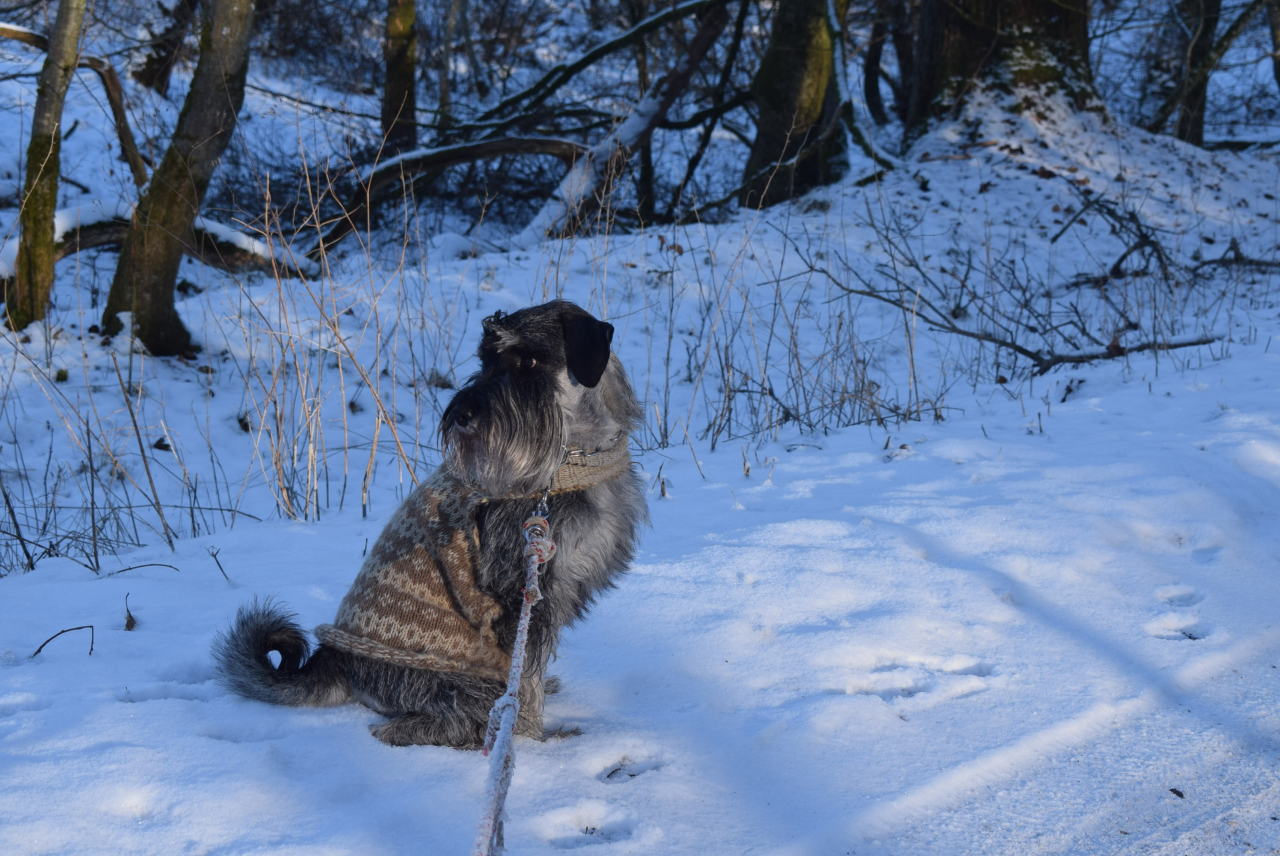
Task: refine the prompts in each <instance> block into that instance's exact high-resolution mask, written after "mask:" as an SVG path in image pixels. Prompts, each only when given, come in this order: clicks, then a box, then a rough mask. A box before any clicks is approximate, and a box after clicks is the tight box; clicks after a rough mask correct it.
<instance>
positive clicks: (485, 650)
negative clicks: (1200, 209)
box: [214, 300, 647, 748]
mask: <svg viewBox="0 0 1280 856" xmlns="http://www.w3.org/2000/svg"><path fill="white" fill-rule="evenodd" d="M612 341H613V327H612V325H610V324H608V323H607V322H604V321H600V320H598V319H596V318H595V317H593V316H592V315H591V314H590V313H588V312H586V311H585V310H583V309H582V308H581V307H579V306H577V305H575V304H573V303H570V302H568V301H563V300H556V301H552V302H550V303H545V304H542V305H540V306H533V307H530V308H527V309H522V310H520V311H518V312H513V313H511V314H504V313H502V312H498V313H495V314H494V315H492V316H490V317H488V318H486V319H484V322H483V334H482V336H481V339H480V347H479V352H478V355H479V359H480V369H479V371H478V372H477V373H476V374H474V375H473V376H472V377H471V378H470V379H469V380H468V381H467V383H466V384H465V385H464V386H463V387H462V388H461V389H459V390H458V391H457V393H456V394H455V395H454V396H453V398H452V400H451V401H450V403H449V405H448V406H447V407H446V408H445V411H444V413H443V415H442V417H441V422H440V437H441V441H442V446H443V460H442V462H441V465H440V467H439V468H438V469H437V470H436V472H435V473H434V474H433V475H432V476H431V477H430V478H429V479H427V480H426V481H424V482H423V483H421V484H420V485H419V486H418V487H417V488H415V489H414V491H413V492H412V493H411V494H410V495H409V497H408V498H407V499H406V500H405V502H404V503H403V504H402V505H401V506H400V508H399V509H398V510H397V511H396V512H395V514H394V515H393V516H392V518H391V520H390V522H389V523H388V524H387V526H386V528H385V529H384V530H383V532H382V534H381V535H379V536H378V539H377V541H376V542H375V543H374V546H373V547H372V549H371V550H370V551H369V554H368V555H367V557H366V559H365V561H364V564H363V565H362V566H361V568H360V571H359V573H358V574H357V577H356V579H355V581H354V583H353V584H352V587H351V589H350V590H349V591H348V592H347V595H346V596H345V597H344V599H343V601H342V603H341V605H340V606H339V608H338V614H337V617H336V618H335V619H334V622H333V623H332V624H326V625H321V626H320V627H318V628H316V635H317V637H318V638H319V640H320V644H319V646H318V647H317V648H316V650H315V652H314V653H311V650H310V644H309V643H308V640H307V637H306V635H305V634H304V633H303V631H302V629H301V628H300V627H299V626H298V624H297V622H296V620H295V617H294V616H293V615H292V614H291V613H290V612H288V610H286V609H285V608H283V607H282V606H280V605H279V604H277V603H275V602H273V601H270V600H267V601H254V602H253V603H251V604H249V605H247V606H245V607H242V608H241V609H240V611H239V614H238V615H237V616H236V619H235V622H234V623H233V625H232V627H231V628H230V629H229V630H228V631H227V632H226V633H225V634H224V635H222V636H221V637H220V638H219V639H218V640H217V641H216V642H215V645H214V656H215V660H216V663H217V668H218V672H219V677H220V680H221V681H222V683H223V684H224V685H225V686H226V687H228V688H229V689H230V690H232V691H234V692H236V693H238V694H240V695H242V696H245V697H247V698H251V699H257V700H259V701H265V702H270V703H273V704H284V705H310V706H329V705H338V704H344V703H348V702H353V701H354V702H359V703H360V704H363V705H365V706H366V707H368V708H370V709H372V710H374V711H376V712H377V713H379V714H381V715H383V716H384V717H386V721H385V722H383V723H380V724H377V725H374V726H371V727H370V730H371V731H372V732H373V735H374V736H375V737H377V738H378V739H379V740H381V741H382V742H384V743H387V744H390V745H395V746H404V745H413V744H429V745H439V746H452V747H457V748H475V747H478V746H480V745H481V744H482V743H483V740H484V733H485V726H486V723H487V721H488V714H489V709H490V707H491V706H492V705H493V702H494V701H495V700H496V699H497V697H498V696H499V695H501V693H502V692H503V690H504V685H505V682H506V676H507V671H508V670H509V668H510V662H511V654H512V645H513V642H514V639H515V632H516V623H517V621H518V617H519V613H520V602H521V598H522V590H523V583H524V572H525V559H524V556H523V547H524V540H523V533H522V529H521V524H522V523H523V522H524V520H525V519H526V518H528V517H529V516H530V514H531V513H532V512H533V511H534V510H535V509H536V508H537V507H538V506H539V503H540V502H541V501H543V500H544V499H545V500H546V501H547V502H548V504H549V507H550V519H551V521H552V529H553V533H552V534H553V537H554V540H555V542H556V547H557V549H556V552H555V555H554V557H553V558H552V559H551V561H550V562H549V563H548V564H547V565H545V566H544V567H543V570H542V578H541V583H540V587H541V590H542V594H543V600H542V601H541V602H539V603H538V604H537V606H536V607H535V608H534V610H533V615H532V620H531V623H530V627H529V637H528V647H527V649H526V651H527V653H526V659H525V667H524V673H523V676H522V680H521V689H520V700H521V709H520V718H519V720H518V722H517V728H516V733H517V734H522V735H525V736H530V737H535V738H538V739H542V738H543V737H544V732H543V724H542V708H543V699H544V695H545V692H546V691H547V684H548V683H549V682H548V681H546V679H545V675H546V668H547V664H548V662H549V661H550V659H551V658H552V657H553V655H554V654H555V650H556V644H557V640H558V638H559V634H560V631H561V629H563V628H564V627H566V626H568V625H569V624H571V623H573V622H574V621H576V620H577V619H579V618H581V617H582V616H583V615H584V614H585V612H586V611H587V609H588V607H589V606H590V605H591V603H592V601H593V600H594V598H595V597H596V596H597V595H598V594H599V593H600V592H601V591H602V590H604V589H607V588H610V587H612V586H613V585H614V584H615V582H616V580H617V579H618V577H619V576H620V575H621V574H622V573H623V572H624V571H625V570H626V568H627V566H628V565H629V564H630V562H631V558H632V555H633V553H634V549H635V542H636V535H637V530H638V528H639V526H640V525H641V524H642V523H644V522H645V521H646V520H647V509H646V504H645V500H644V493H643V487H642V484H641V481H640V477H639V475H638V474H637V473H636V472H635V468H634V466H633V464H632V462H631V459H630V456H629V453H628V449H627V445H628V436H629V435H630V434H631V433H632V432H633V431H634V430H635V429H636V427H637V426H638V425H639V423H640V420H641V416H642V411H641V408H640V405H639V403H638V402H637V401H636V398H635V394H634V393H633V392H632V389H631V384H630V383H629V381H628V380H627V376H626V372H625V371H624V370H623V367H622V364H621V363H620V362H619V361H618V358H617V357H616V356H615V355H613V354H612V352H611V350H610V346H611V344H612ZM273 651H274V652H276V653H277V654H278V655H279V664H278V665H273V664H272V661H271V660H270V659H269V656H268V655H269V654H270V653H271V652H273Z"/></svg>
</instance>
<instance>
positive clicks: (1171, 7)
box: [1137, 0, 1191, 132]
mask: <svg viewBox="0 0 1280 856" xmlns="http://www.w3.org/2000/svg"><path fill="white" fill-rule="evenodd" d="M1167 5H1168V8H1167V9H1166V10H1165V12H1164V14H1163V15H1162V16H1161V17H1160V22H1159V23H1158V24H1157V25H1156V28H1155V31H1154V33H1152V37H1151V38H1149V39H1147V40H1146V45H1145V47H1144V48H1143V51H1142V54H1143V55H1142V61H1143V65H1144V66H1145V68H1144V69H1143V75H1142V91H1141V92H1139V93H1138V109H1137V119H1138V125H1140V126H1141V127H1143V128H1146V129H1147V130H1149V131H1157V132H1159V131H1163V130H1164V129H1163V128H1156V127H1154V125H1155V123H1156V121H1157V120H1158V119H1159V115H1160V110H1161V108H1162V107H1163V106H1164V103H1165V102H1166V101H1168V100H1170V99H1176V98H1178V97H1179V91H1180V90H1181V89H1182V84H1183V81H1184V80H1185V79H1186V76H1187V55H1188V53H1189V48H1190V46H1191V31H1190V30H1189V29H1187V27H1186V26H1184V24H1183V18H1182V14H1181V11H1182V6H1184V5H1186V0H1170V2H1169V3H1168V4H1167Z"/></svg>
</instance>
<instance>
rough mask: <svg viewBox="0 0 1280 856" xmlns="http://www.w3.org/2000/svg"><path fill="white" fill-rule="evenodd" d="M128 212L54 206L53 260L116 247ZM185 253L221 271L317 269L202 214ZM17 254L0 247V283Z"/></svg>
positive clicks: (300, 272) (127, 208) (13, 246)
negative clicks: (95, 249)
mask: <svg viewBox="0 0 1280 856" xmlns="http://www.w3.org/2000/svg"><path fill="white" fill-rule="evenodd" d="M132 216H133V206H132V205H129V204H127V203H124V202H115V203H112V202H90V203H88V204H85V205H76V206H74V207H71V208H62V209H59V210H58V211H57V212H56V213H55V215H54V224H53V229H54V232H53V239H54V242H55V244H54V257H55V259H64V258H66V257H67V256H70V255H74V254H75V253H78V252H81V251H83V250H89V249H93V248H95V247H118V246H119V245H120V243H121V242H122V241H124V237H125V234H126V233H127V232H128V231H129V221H130V218H131V217H132ZM185 252H186V254H187V255H188V256H190V257H191V258H194V259H196V260H197V261H199V262H201V263H203V264H206V265H209V266H210V267H213V268H217V269H219V270H224V271H231V272H238V271H250V270H252V271H261V272H263V273H268V274H271V275H273V276H280V277H286V278H292V277H299V276H315V275H317V274H318V272H319V269H318V268H317V267H316V265H315V264H314V263H313V262H311V261H310V260H309V259H306V258H301V259H294V258H289V257H288V255H287V254H285V253H281V252H280V251H279V249H278V248H275V247H273V246H272V245H271V244H270V243H269V242H268V241H264V240H261V239H260V238H256V237H254V236H252V235H247V234H245V233H244V232H240V231H238V230H236V229H232V228H231V227H229V226H225V225H223V224H221V223H218V222H215V221H213V220H209V219H207V218H205V217H197V218H196V220H195V223H194V225H193V226H192V235H191V240H190V241H188V242H186V247H185ZM17 257H18V242H17V240H16V239H11V240H8V241H6V242H5V243H4V244H3V245H0V281H3V280H9V279H12V278H13V276H14V272H15V269H16V266H17Z"/></svg>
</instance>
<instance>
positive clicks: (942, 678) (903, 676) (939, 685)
mask: <svg viewBox="0 0 1280 856" xmlns="http://www.w3.org/2000/svg"><path fill="white" fill-rule="evenodd" d="M994 671H995V670H994V668H993V667H992V666H991V665H990V664H989V663H987V662H985V661H983V660H979V659H978V658H977V657H970V656H967V655H962V654H957V655H954V656H950V657H935V656H928V655H922V656H918V657H899V658H893V659H888V660H885V661H882V662H880V663H878V664H877V665H875V666H874V667H873V668H872V669H871V670H869V671H858V672H855V673H854V674H853V675H851V676H850V677H849V678H848V680H846V681H845V682H844V686H842V687H840V688H835V689H831V690H828V692H830V693H833V694H844V695H873V696H879V697H880V698H881V699H883V700H885V701H890V702H891V701H895V700H897V699H907V698H912V697H913V696H917V695H920V694H922V693H927V692H936V693H938V694H940V695H941V696H942V697H943V698H946V699H956V698H964V697H965V696H969V695H973V694H975V693H979V692H982V691H984V690H986V689H987V683H988V682H987V678H989V677H990V676H991V675H992V673H993V672H994Z"/></svg>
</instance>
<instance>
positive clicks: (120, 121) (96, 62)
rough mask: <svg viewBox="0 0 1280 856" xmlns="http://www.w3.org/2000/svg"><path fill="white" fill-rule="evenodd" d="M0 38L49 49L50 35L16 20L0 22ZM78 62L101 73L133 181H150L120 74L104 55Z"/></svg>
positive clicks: (123, 153) (138, 184) (41, 49)
mask: <svg viewBox="0 0 1280 856" xmlns="http://www.w3.org/2000/svg"><path fill="white" fill-rule="evenodd" d="M0 38H5V39H13V40H14V41H17V42H22V43H23V44H24V45H28V46H29V47H33V48H35V49H36V50H40V51H44V52H46V53H47V52H48V50H49V38H48V36H45V35H44V34H43V33H37V32H35V31H33V30H28V29H27V28H25V27H19V26H17V25H15V24H3V23H0ZM76 65H77V67H78V68H87V69H89V70H90V71H92V72H93V73H94V74H96V75H98V80H99V81H101V83H102V88H103V90H104V91H105V92H106V95H107V105H108V106H109V107H110V109H111V118H112V120H113V121H114V122H115V126H116V136H117V137H118V138H119V139H120V154H121V155H122V156H123V158H124V161H125V163H127V164H129V171H130V172H131V173H133V183H134V184H136V185H137V186H138V187H141V186H142V185H144V184H146V183H147V165H146V163H145V162H144V161H143V160H142V155H141V154H140V153H139V152H138V144H137V142H135V141H134V138H133V130H132V129H131V128H130V127H129V117H128V116H127V115H126V114H125V111H124V89H123V87H121V85H120V76H119V75H117V74H116V70H115V68H113V67H112V65H111V63H109V62H107V61H106V60H105V59H102V58H101V57H96V56H81V57H80V59H79V61H78V62H77V64H76Z"/></svg>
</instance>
